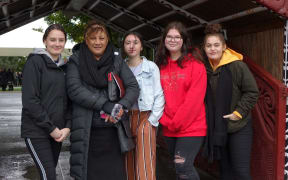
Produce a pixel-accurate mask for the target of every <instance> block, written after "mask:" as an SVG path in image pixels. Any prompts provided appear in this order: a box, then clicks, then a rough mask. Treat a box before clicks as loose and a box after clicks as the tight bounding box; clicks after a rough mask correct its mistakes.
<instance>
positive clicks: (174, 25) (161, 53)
mask: <svg viewBox="0 0 288 180" xmlns="http://www.w3.org/2000/svg"><path fill="white" fill-rule="evenodd" d="M170 29H176V30H177V31H178V32H179V33H180V35H181V38H182V40H183V45H182V47H181V56H180V57H179V58H178V60H177V64H178V66H179V67H181V68H182V62H183V60H184V59H185V58H184V57H185V56H187V55H188V53H189V51H191V53H192V55H193V56H194V57H195V58H196V59H198V60H202V56H201V54H199V53H200V51H197V49H195V48H192V46H191V42H190V38H189V36H188V32H187V29H186V27H185V26H184V24H182V23H181V22H178V21H175V22H171V23H169V24H168V25H167V27H166V28H165V30H164V32H163V34H162V37H161V40H160V44H159V46H158V49H157V52H156V60H155V62H156V64H157V65H158V67H159V68H160V67H161V66H166V65H167V64H168V61H167V57H169V55H170V53H169V51H168V50H167V49H166V47H165V38H166V36H167V34H168V32H169V30H170Z"/></svg>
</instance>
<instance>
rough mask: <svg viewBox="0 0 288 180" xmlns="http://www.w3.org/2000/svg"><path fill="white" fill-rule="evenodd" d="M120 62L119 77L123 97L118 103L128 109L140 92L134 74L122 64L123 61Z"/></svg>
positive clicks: (124, 63)
mask: <svg viewBox="0 0 288 180" xmlns="http://www.w3.org/2000/svg"><path fill="white" fill-rule="evenodd" d="M121 61H122V63H121V65H120V72H119V76H120V78H121V79H122V81H123V84H124V87H125V96H124V97H123V98H122V99H121V100H120V101H119V104H122V105H123V106H124V107H125V108H127V109H130V107H131V106H132V105H133V104H134V103H135V102H136V101H137V99H138V96H139V91H140V90H139V85H138V82H137V80H136V78H135V76H134V74H133V73H132V71H131V70H130V69H129V67H128V65H127V64H126V62H124V60H121Z"/></svg>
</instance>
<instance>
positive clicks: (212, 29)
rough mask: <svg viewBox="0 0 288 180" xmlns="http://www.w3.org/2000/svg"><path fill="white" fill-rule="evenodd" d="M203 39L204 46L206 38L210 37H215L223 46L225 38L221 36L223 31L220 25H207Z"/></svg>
mask: <svg viewBox="0 0 288 180" xmlns="http://www.w3.org/2000/svg"><path fill="white" fill-rule="evenodd" d="M204 33H205V37H204V45H205V44H206V41H207V38H208V37H210V36H217V37H218V38H219V39H220V41H221V42H222V43H223V44H226V41H225V37H224V35H223V29H222V26H221V25H220V24H209V25H207V26H206V28H205V30H204Z"/></svg>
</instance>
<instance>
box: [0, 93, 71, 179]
mask: <svg viewBox="0 0 288 180" xmlns="http://www.w3.org/2000/svg"><path fill="white" fill-rule="evenodd" d="M21 108H22V104H21V93H20V92H1V93H0V179H1V180H35V179H39V175H38V172H37V169H36V168H35V166H34V162H33V160H32V158H31V156H30V154H29V153H28V151H27V149H26V146H25V143H24V141H23V139H22V138H20V124H21V121H20V120H21ZM68 145H69V142H68V141H65V142H64V148H63V149H64V150H65V149H66V150H67V149H68V148H67V147H68ZM68 160H69V152H68V151H63V152H61V155H60V159H59V162H58V166H57V180H69V179H71V178H70V177H69V166H68V164H69V162H68Z"/></svg>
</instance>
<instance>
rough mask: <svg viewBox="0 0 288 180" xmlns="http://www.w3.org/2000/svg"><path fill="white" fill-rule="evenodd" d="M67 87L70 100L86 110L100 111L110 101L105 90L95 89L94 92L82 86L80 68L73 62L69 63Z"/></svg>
mask: <svg viewBox="0 0 288 180" xmlns="http://www.w3.org/2000/svg"><path fill="white" fill-rule="evenodd" d="M66 85H67V91H68V95H69V97H70V99H71V100H72V101H73V102H75V103H77V104H79V105H80V106H83V107H85V108H88V109H95V110H99V111H100V110H101V108H102V106H103V105H104V104H105V102H107V101H108V99H107V97H106V96H105V92H104V90H98V89H93V92H92V91H90V90H89V89H87V88H86V87H85V86H84V85H83V84H82V80H81V77H80V73H79V69H78V66H77V64H76V63H75V62H74V61H73V60H70V62H69V63H68V67H67V75H66Z"/></svg>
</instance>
